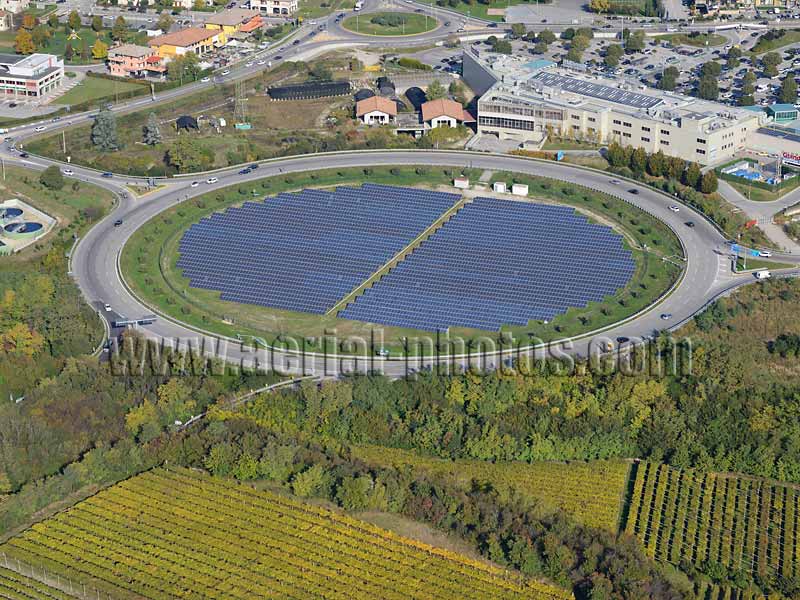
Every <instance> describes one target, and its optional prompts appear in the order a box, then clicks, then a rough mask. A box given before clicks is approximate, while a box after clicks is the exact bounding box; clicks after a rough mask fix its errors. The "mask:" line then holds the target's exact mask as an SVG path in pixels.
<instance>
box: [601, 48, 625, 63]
mask: <svg viewBox="0 0 800 600" xmlns="http://www.w3.org/2000/svg"><path fill="white" fill-rule="evenodd" d="M623 53H624V51H623V50H622V46H620V45H619V44H609V45H608V47H607V48H606V55H605V56H604V57H603V62H604V63H605V64H606V66H607V67H611V68H614V67H616V66H617V65H618V64H619V59H620V58H622V55H623Z"/></svg>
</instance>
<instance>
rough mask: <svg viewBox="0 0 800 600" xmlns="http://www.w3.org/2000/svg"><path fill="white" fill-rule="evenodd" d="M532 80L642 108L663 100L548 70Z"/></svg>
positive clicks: (644, 108) (583, 94) (531, 79)
mask: <svg viewBox="0 0 800 600" xmlns="http://www.w3.org/2000/svg"><path fill="white" fill-rule="evenodd" d="M530 81H531V82H536V83H540V84H543V85H547V86H551V87H555V88H559V89H562V90H565V91H568V92H574V93H576V94H580V95H582V96H589V97H591V98H598V99H600V100H607V101H609V102H614V103H616V104H624V105H625V106H631V107H633V108H641V109H643V110H646V109H648V108H653V107H654V106H658V105H659V104H661V102H662V100H661V98H657V97H655V96H648V95H646V94H639V93H637V92H630V91H627V90H621V89H619V88H615V87H612V86H610V85H603V84H599V83H594V82H592V81H586V80H584V79H577V78H575V77H567V76H565V75H558V74H556V73H548V72H547V71H541V72H539V73H537V74H536V75H534V76H533V77H531V78H530Z"/></svg>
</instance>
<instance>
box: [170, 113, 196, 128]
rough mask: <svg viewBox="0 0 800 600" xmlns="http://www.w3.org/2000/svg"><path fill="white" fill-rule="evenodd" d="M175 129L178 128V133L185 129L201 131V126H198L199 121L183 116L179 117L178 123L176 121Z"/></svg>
mask: <svg viewBox="0 0 800 600" xmlns="http://www.w3.org/2000/svg"><path fill="white" fill-rule="evenodd" d="M175 127H177V129H178V131H180V130H181V129H185V130H187V131H188V130H189V129H194V130H198V129H200V126H199V125H198V124H197V119H195V118H194V117H192V116H189V115H183V116H180V117H178V119H177V121H175Z"/></svg>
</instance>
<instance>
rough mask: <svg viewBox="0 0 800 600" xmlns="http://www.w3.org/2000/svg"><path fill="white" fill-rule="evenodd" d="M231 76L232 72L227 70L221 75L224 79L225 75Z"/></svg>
mask: <svg viewBox="0 0 800 600" xmlns="http://www.w3.org/2000/svg"><path fill="white" fill-rule="evenodd" d="M230 74H231V71H230V69H225V70H224V71H223V72H222V73H220V75H222V76H223V77H224V76H225V75H230Z"/></svg>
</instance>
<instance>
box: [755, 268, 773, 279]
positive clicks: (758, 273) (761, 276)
mask: <svg viewBox="0 0 800 600" xmlns="http://www.w3.org/2000/svg"><path fill="white" fill-rule="evenodd" d="M755 275H756V279H769V278H770V277H772V273H770V272H769V271H767V270H766V269H764V270H763V271H756V273H755Z"/></svg>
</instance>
